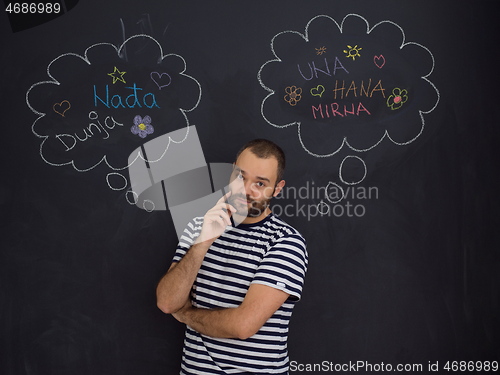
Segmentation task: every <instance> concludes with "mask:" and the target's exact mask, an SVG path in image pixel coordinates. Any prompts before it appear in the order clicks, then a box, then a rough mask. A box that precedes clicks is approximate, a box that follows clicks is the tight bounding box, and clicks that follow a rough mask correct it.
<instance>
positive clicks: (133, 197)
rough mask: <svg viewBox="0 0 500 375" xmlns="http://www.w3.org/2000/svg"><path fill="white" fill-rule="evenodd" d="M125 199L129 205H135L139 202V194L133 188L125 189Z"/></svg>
mask: <svg viewBox="0 0 500 375" xmlns="http://www.w3.org/2000/svg"><path fill="white" fill-rule="evenodd" d="M125 199H126V200H127V202H128V203H129V204H131V205H136V204H137V202H139V196H138V195H137V193H136V192H135V191H133V190H129V191H127V193H126V194H125Z"/></svg>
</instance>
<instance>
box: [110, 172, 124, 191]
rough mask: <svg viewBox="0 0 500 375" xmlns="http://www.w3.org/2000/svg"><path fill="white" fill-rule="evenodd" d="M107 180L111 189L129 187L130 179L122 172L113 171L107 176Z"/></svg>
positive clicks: (116, 189) (118, 189) (117, 189)
mask: <svg viewBox="0 0 500 375" xmlns="http://www.w3.org/2000/svg"><path fill="white" fill-rule="evenodd" d="M106 182H107V184H108V186H109V188H110V189H111V190H115V191H120V190H123V189H125V188H126V187H127V185H128V181H127V179H126V177H125V176H123V175H122V174H120V173H116V172H112V173H108V174H107V176H106Z"/></svg>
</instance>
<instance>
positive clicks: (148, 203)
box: [142, 199, 156, 212]
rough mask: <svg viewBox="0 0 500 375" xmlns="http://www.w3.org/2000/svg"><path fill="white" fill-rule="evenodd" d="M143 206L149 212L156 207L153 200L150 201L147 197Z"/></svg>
mask: <svg viewBox="0 0 500 375" xmlns="http://www.w3.org/2000/svg"><path fill="white" fill-rule="evenodd" d="M142 207H143V208H144V209H145V210H146V211H147V212H153V211H154V210H155V208H156V206H155V204H154V202H153V201H150V200H149V199H145V200H144V202H142Z"/></svg>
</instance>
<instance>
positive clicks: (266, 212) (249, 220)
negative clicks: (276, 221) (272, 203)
mask: <svg viewBox="0 0 500 375" xmlns="http://www.w3.org/2000/svg"><path fill="white" fill-rule="evenodd" d="M270 213H271V209H270V208H269V207H266V209H265V210H264V212H263V213H262V214H260V215H259V216H256V217H251V216H247V217H246V218H245V219H244V220H243V221H241V224H255V223H258V222H259V221H262V220H264V219H265V218H266V217H267V216H269V214H270Z"/></svg>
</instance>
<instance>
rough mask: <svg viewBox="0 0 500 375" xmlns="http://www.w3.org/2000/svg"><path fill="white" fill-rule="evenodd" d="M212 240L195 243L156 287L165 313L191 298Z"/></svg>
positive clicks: (157, 300)
mask: <svg viewBox="0 0 500 375" xmlns="http://www.w3.org/2000/svg"><path fill="white" fill-rule="evenodd" d="M211 244H212V242H207V241H206V242H201V243H198V244H194V245H193V246H191V248H190V249H189V250H188V251H187V253H186V255H184V257H183V258H182V259H181V260H180V261H179V262H178V263H172V265H171V266H170V268H169V269H168V272H167V273H166V274H165V276H163V277H162V279H161V280H160V282H159V283H158V286H157V287H156V304H157V306H158V308H159V309H160V310H161V311H163V312H164V313H165V314H172V313H174V312H176V311H177V310H179V309H180V308H182V306H184V305H185V304H186V302H187V301H188V300H189V294H190V292H191V287H192V286H193V283H194V281H195V279H196V275H197V274H198V271H199V269H200V267H201V263H202V262H203V259H204V258H205V254H206V253H207V251H208V248H209V247H210V245H211Z"/></svg>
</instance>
